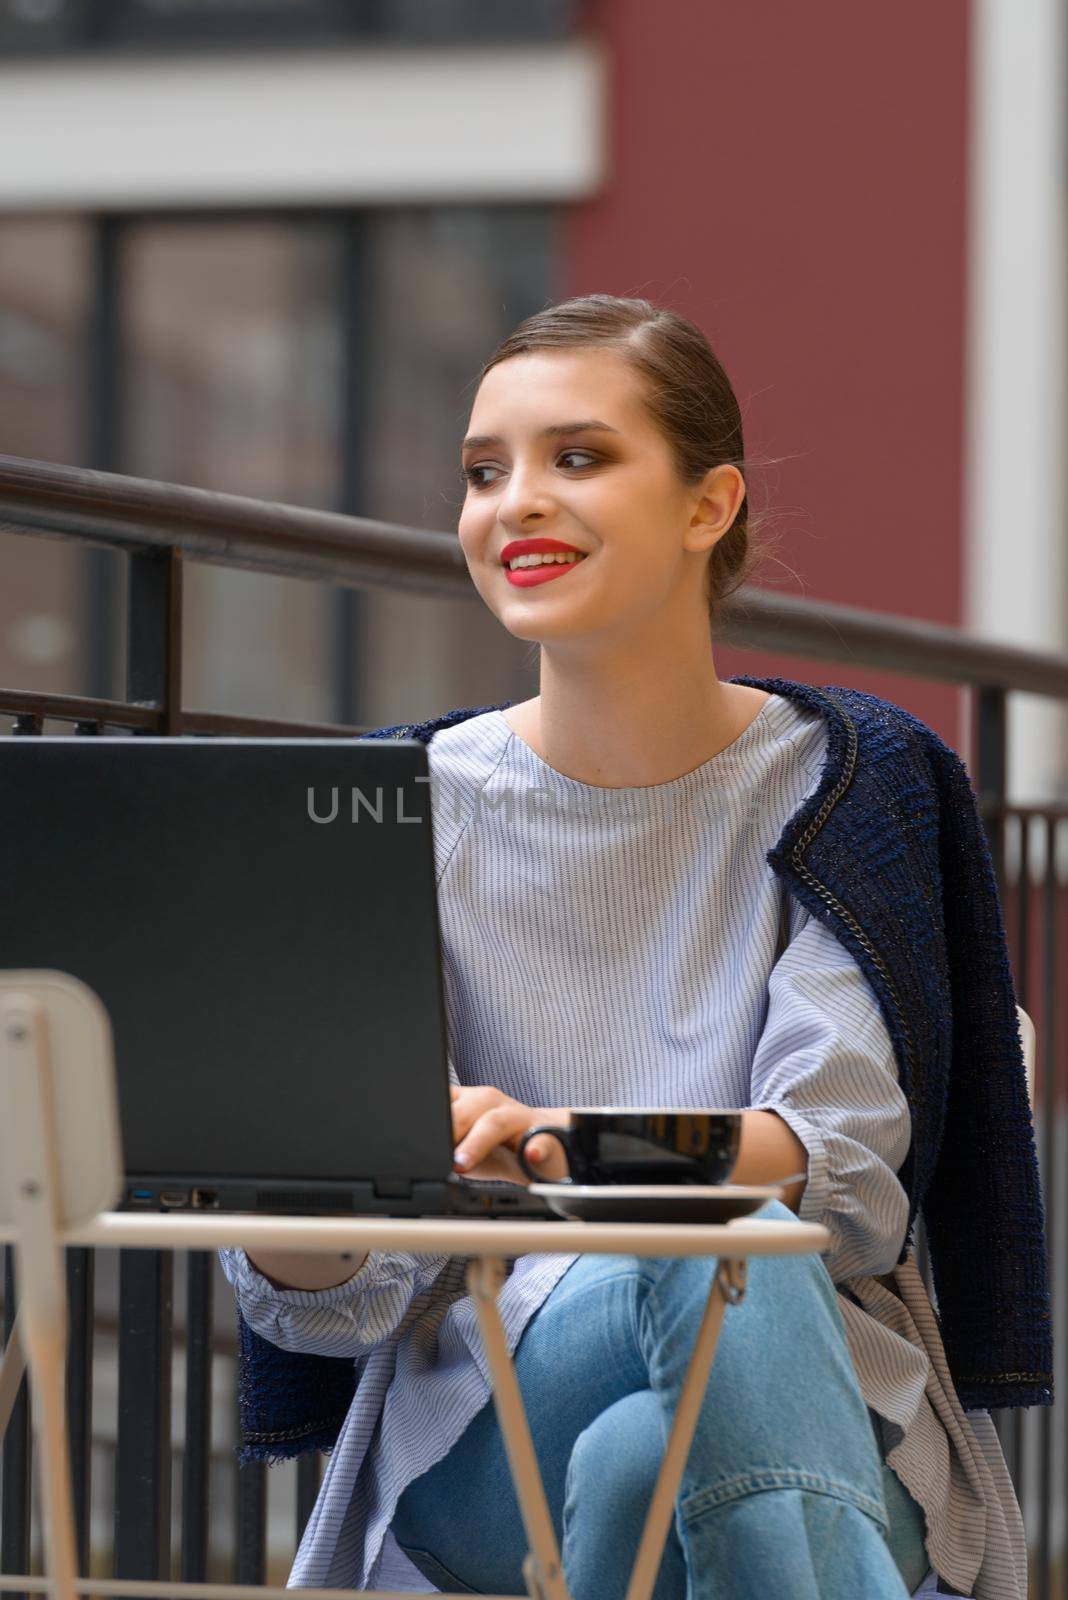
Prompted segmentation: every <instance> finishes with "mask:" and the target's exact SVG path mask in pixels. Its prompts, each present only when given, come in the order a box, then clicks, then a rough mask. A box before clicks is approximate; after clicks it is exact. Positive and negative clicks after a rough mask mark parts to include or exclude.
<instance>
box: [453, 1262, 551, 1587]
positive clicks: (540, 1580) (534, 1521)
mask: <svg viewBox="0 0 1068 1600" xmlns="http://www.w3.org/2000/svg"><path fill="white" fill-rule="evenodd" d="M505 1276H506V1274H505V1270H504V1262H503V1261H502V1260H501V1258H500V1257H499V1256H482V1257H476V1258H474V1259H473V1260H472V1261H471V1262H470V1263H469V1264H468V1268H467V1287H468V1289H469V1290H470V1292H471V1295H472V1297H473V1298H474V1302H475V1310H476V1311H477V1313H478V1322H479V1327H480V1328H481V1330H482V1343H483V1345H484V1347H485V1351H486V1361H487V1363H488V1364H489V1369H490V1376H491V1377H492V1379H493V1400H494V1404H495V1405H496V1407H497V1418H498V1420H499V1422H500V1425H501V1433H502V1435H503V1437H504V1445H505V1449H506V1450H507V1452H508V1464H509V1466H510V1467H511V1469H512V1481H513V1483H514V1484H515V1492H516V1498H517V1499H518V1501H519V1510H520V1513H521V1515H522V1518H523V1527H524V1529H525V1531H526V1536H527V1545H528V1547H529V1549H528V1554H527V1556H526V1559H525V1560H524V1562H523V1578H524V1581H525V1582H526V1586H527V1593H528V1594H529V1595H530V1596H531V1600H570V1596H569V1594H568V1592H567V1584H566V1583H565V1581H564V1572H563V1566H562V1565H561V1561H560V1551H559V1548H558V1546H557V1543H556V1532H555V1529H554V1528H553V1520H552V1516H551V1514H550V1512H549V1502H548V1500H547V1499H546V1498H545V1485H544V1484H543V1483H542V1478H541V1472H540V1470H539V1468H538V1458H537V1456H536V1455H535V1454H534V1442H533V1440H532V1439H531V1437H530V1425H529V1424H528V1422H527V1414H526V1412H525V1410H524V1409H523V1397H522V1395H521V1393H520V1390H519V1381H518V1379H517V1378H516V1375H515V1368H514V1366H513V1365H512V1358H511V1355H510V1354H509V1350H508V1339H507V1336H506V1334H505V1331H504V1324H503V1323H502V1322H501V1316H500V1312H499V1310H498V1309H497V1294H498V1291H499V1290H500V1287H501V1285H502V1283H503V1282H504V1280H505Z"/></svg>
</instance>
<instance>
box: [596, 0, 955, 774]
mask: <svg viewBox="0 0 1068 1600" xmlns="http://www.w3.org/2000/svg"><path fill="white" fill-rule="evenodd" d="M967 23H968V6H967V0H940V3H939V4H938V5H931V4H930V3H929V0H926V3H924V0H901V3H900V4H898V5H896V6H894V7H888V6H884V7H874V6H858V5H856V3H855V0H821V4H819V5H816V6H811V5H796V6H791V5H785V4H778V5H774V4H771V3H769V0H749V3H748V4H746V5H739V4H734V5H726V4H717V3H714V0H703V3H702V0H658V3H657V4H656V5H655V6H654V5H651V4H649V3H648V0H588V4H587V6H586V9H585V24H584V26H585V31H587V32H589V33H591V34H593V35H594V36H596V37H597V38H599V39H600V40H601V41H603V43H604V45H605V47H606V48H607V51H608V58H609V72H608V95H609V109H608V141H607V142H608V181H607V183H606V186H605V188H604V190H603V192H602V194H601V195H600V196H598V197H597V198H596V199H595V200H593V201H591V202H585V203H583V204H580V205H576V206H575V207H574V208H573V209H572V211H571V213H570V215H569V219H568V223H567V234H566V239H567V245H566V249H567V268H566V280H565V281H566V289H565V292H566V293H568V294H586V293H590V292H593V291H600V292H603V293H609V294H623V295H627V294H641V295H646V296H648V298H650V299H652V300H654V301H656V302H658V303H662V304H669V305H671V306H673V307H674V308H675V309H677V310H679V311H681V312H683V313H684V315H686V316H688V317H691V318H692V319H693V320H694V321H695V322H697V323H698V324H699V325H700V326H701V327H702V328H703V329H704V331H705V332H706V334H707V335H708V337H709V340H710V342H711V344H712V346H713V348H714V349H715V351H716V353H717V355H718V356H719V358H720V360H721V361H722V362H723V365H724V367H725V368H726V370H727V372H728V374H729V375H730V378H731V381H732V383H733V385H734V388H735V392H736V394H737V396H738V399H739V403H740V405H741V408H742V416H743V420H744V424H745V443H746V449H747V451H748V452H749V453H750V454H751V455H754V454H755V455H758V456H764V457H768V456H786V457H788V458H789V459H787V460H785V461H783V462H782V463H781V464H780V465H778V466H774V467H772V468H770V469H769V471H768V472H765V473H760V474H758V475H756V476H754V477H751V478H750V492H751V494H752V495H753V499H754V503H755V504H756V505H758V506H759V505H760V504H761V502H762V499H763V498H764V496H765V495H766V496H767V501H768V504H769V507H770V509H771V510H772V511H774V513H775V524H774V526H775V528H776V530H777V531H778V533H779V535H780V542H779V546H778V559H779V561H780V562H782V563H784V564H785V565H784V566H780V565H776V564H775V563H771V564H769V565H768V566H767V567H766V568H765V569H764V571H763V572H762V573H761V574H760V575H759V576H758V579H757V581H758V583H760V584H762V585H765V586H772V587H775V588H776V589H781V590H783V591H784V592H786V593H788V594H792V595H805V596H807V597H809V598H811V599H814V600H820V599H826V600H833V601H840V602H845V603H848V604H851V605H858V606H864V607H867V608H870V609H872V610H879V611H887V612H898V613H904V614H906V615H909V616H914V617H923V618H926V619H929V620H933V621H938V622H945V623H950V624H957V623H959V621H960V615H961V425H962V412H961V408H962V378H963V366H962V363H963V332H964V325H963V318H964V304H963V287H964V257H965V232H964V230H965V213H964V174H965V154H966V145H965V140H966V89H967V83H966V77H967V46H968V40H967ZM791 569H792V570H791ZM716 667H717V671H718V673H719V675H720V676H721V677H727V676H730V675H731V674H733V673H737V672H753V673H756V674H771V673H774V674H779V675H782V676H785V677H791V678H800V679H804V680H806V681H810V682H813V683H817V684H819V683H848V684H851V685H854V686H855V687H857V688H861V689H866V690H869V691H871V692H872V693H875V694H879V695H883V696H884V697H886V698H887V699H891V700H895V701H897V702H898V703H899V704H903V705H906V706H907V707H908V708H909V710H911V711H913V712H915V714H916V715H917V716H920V717H922V718H923V719H924V720H925V721H926V722H928V723H930V724H931V726H932V727H934V728H935V729H936V730H937V731H938V732H939V733H940V734H941V735H942V737H943V738H945V739H946V740H947V741H948V742H950V743H951V744H953V745H955V746H956V747H957V748H960V737H959V725H958V701H959V699H960V695H959V691H958V690H957V689H956V688H955V687H954V686H953V685H939V684H925V683H923V682H922V681H920V680H916V679H911V678H907V677H905V676H901V675H896V674H889V673H885V672H873V671H867V670H864V669H862V668H859V667H858V668H854V667H852V666H850V665H849V664H848V663H845V662H828V663H821V662H819V661H815V660H810V659H808V658H803V657H800V656H790V655H785V654H779V655H772V654H770V653H768V652H765V651H761V652H755V651H742V650H738V649H728V648H726V647H724V646H720V647H719V648H718V649H717V650H716Z"/></svg>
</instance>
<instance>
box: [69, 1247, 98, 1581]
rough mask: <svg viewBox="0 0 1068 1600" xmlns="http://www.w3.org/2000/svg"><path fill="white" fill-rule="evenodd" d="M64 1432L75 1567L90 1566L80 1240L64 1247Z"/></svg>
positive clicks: (86, 1263) (88, 1283) (89, 1407)
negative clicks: (67, 1446)
mask: <svg viewBox="0 0 1068 1600" xmlns="http://www.w3.org/2000/svg"><path fill="white" fill-rule="evenodd" d="M66 1254H67V1301H68V1305H69V1312H70V1321H69V1336H68V1340H67V1432H68V1436H69V1439H70V1477H71V1494H72V1495H73V1498H74V1529H75V1536H76V1539H77V1544H78V1568H79V1570H80V1571H81V1572H88V1571H89V1559H90V1546H89V1540H90V1507H91V1501H92V1482H93V1479H92V1459H93V1284H94V1279H95V1277H96V1256H95V1254H94V1252H93V1251H92V1250H87V1249H85V1248H84V1247H82V1246H81V1245H78V1246H73V1245H72V1246H69V1247H68V1249H67V1252H66Z"/></svg>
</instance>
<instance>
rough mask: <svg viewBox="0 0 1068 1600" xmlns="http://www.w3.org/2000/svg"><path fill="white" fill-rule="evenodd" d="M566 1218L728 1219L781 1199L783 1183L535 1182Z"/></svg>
mask: <svg viewBox="0 0 1068 1600" xmlns="http://www.w3.org/2000/svg"><path fill="white" fill-rule="evenodd" d="M530 1192H531V1194H540V1195H541V1197H542V1198H543V1199H544V1200H545V1202H546V1203H547V1204H548V1205H549V1206H551V1207H552V1209H553V1210H554V1211H555V1212H556V1213H557V1215H558V1216H561V1217H570V1218H572V1219H575V1220H578V1221H581V1222H729V1221H730V1220H731V1218H732V1217H745V1216H748V1215H749V1214H750V1213H751V1212H753V1211H759V1209H760V1207H761V1206H762V1205H766V1204H767V1202H768V1201H769V1200H781V1199H782V1194H783V1192H782V1189H781V1188H780V1187H779V1185H778V1184H768V1185H761V1186H759V1187H756V1186H753V1187H747V1186H744V1185H741V1184H729V1183H725V1184H720V1185H718V1186H716V1187H715V1188H706V1187H705V1186H704V1185H701V1184H691V1183H587V1184H582V1183H532V1184H531V1185H530Z"/></svg>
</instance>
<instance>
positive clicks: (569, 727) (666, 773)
mask: <svg viewBox="0 0 1068 1600" xmlns="http://www.w3.org/2000/svg"><path fill="white" fill-rule="evenodd" d="M769 698H770V697H769V695H768V694H767V692H766V691H765V690H763V689H754V688H750V687H749V686H748V685H746V684H736V683H723V682H721V681H720V680H719V679H718V678H717V677H716V676H715V672H714V671H712V672H711V673H710V674H709V675H708V677H707V678H702V679H700V680H685V679H683V680H680V681H679V682H678V684H677V686H676V687H674V688H673V689H672V691H671V692H670V693H665V692H664V690H663V688H662V687H660V686H658V685H653V684H649V683H647V682H646V683H642V682H638V683H635V684H634V685H633V686H632V687H631V688H630V689H629V690H628V691H627V693H625V694H623V693H621V692H620V688H619V685H618V684H612V685H611V686H609V692H598V690H597V689H596V687H594V686H589V685H588V686H586V688H585V690H583V688H582V687H581V686H579V685H576V683H575V681H574V679H573V677H569V681H568V683H567V684H566V686H565V685H558V684H557V683H556V682H555V680H554V679H553V677H552V675H551V674H547V673H546V672H545V671H544V668H543V672H542V683H541V692H540V694H537V695H535V696H534V698H533V699H531V700H524V701H521V702H520V704H518V705H515V706H510V707H509V708H508V710H507V711H505V712H504V713H503V715H504V718H505V721H506V722H507V723H508V725H509V727H510V728H511V729H512V731H513V733H516V734H518V736H519V737H520V738H521V739H522V740H523V741H524V743H525V744H528V745H529V746H530V747H531V749H532V750H533V751H534V753H535V755H537V756H540V757H541V759H542V761H544V762H545V763H546V765H547V766H550V767H552V768H553V769H554V770H555V771H556V772H560V773H563V775H564V776H565V777H568V778H574V779H575V780H576V782H578V783H587V784H590V785H593V786H595V787H597V788H601V789H621V788H644V787H646V786H648V785H650V784H658V783H671V782H673V781H674V780H675V779H676V778H681V777H682V776H683V775H684V774H685V773H687V772H692V771H693V770H694V768H695V767H700V766H703V764H704V763H705V762H706V761H710V760H711V759H712V757H713V756H714V755H718V754H719V752H720V751H721V750H724V749H725V748H726V747H727V745H729V744H733V743H734V741H735V739H737V738H738V737H739V736H740V735H741V734H742V733H744V732H745V730H746V728H747V727H748V726H749V724H750V723H751V722H752V721H753V719H754V718H755V717H756V716H758V715H759V713H760V710H761V707H762V706H763V705H764V704H765V703H766V702H767V700H768V699H769Z"/></svg>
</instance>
